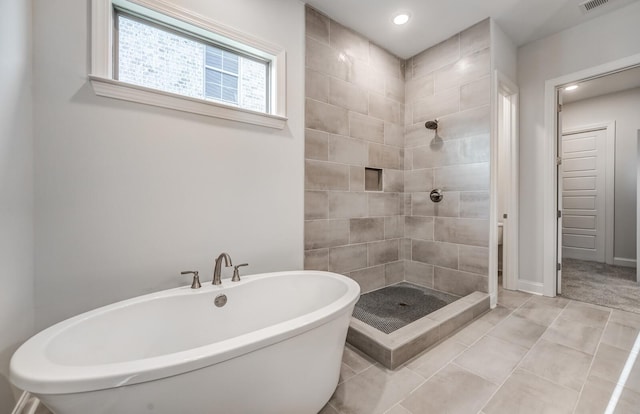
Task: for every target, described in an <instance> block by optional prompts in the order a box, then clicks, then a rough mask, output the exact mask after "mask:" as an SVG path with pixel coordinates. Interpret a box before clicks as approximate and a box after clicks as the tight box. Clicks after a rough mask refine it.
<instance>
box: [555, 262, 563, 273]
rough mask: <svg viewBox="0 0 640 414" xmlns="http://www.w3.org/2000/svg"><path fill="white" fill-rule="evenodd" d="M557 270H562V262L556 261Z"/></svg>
mask: <svg viewBox="0 0 640 414" xmlns="http://www.w3.org/2000/svg"><path fill="white" fill-rule="evenodd" d="M556 270H557V271H558V272H559V271H561V270H562V263H556Z"/></svg>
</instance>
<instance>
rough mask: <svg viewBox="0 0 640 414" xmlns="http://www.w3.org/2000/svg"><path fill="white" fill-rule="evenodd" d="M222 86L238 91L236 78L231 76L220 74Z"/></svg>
mask: <svg viewBox="0 0 640 414" xmlns="http://www.w3.org/2000/svg"><path fill="white" fill-rule="evenodd" d="M222 86H226V87H228V88H233V89H238V77H237V76H233V75H227V74H226V73H223V74H222Z"/></svg>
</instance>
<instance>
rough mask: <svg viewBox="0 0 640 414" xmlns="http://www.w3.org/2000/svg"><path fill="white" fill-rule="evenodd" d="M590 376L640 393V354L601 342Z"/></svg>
mask: <svg viewBox="0 0 640 414" xmlns="http://www.w3.org/2000/svg"><path fill="white" fill-rule="evenodd" d="M589 375H590V376H595V377H599V378H602V379H604V380H607V381H610V382H613V383H616V384H620V385H622V386H624V387H625V388H629V389H630V390H632V391H635V392H637V393H640V356H638V354H635V355H630V354H629V352H628V351H625V350H622V349H620V348H616V347H614V346H611V345H607V344H600V347H599V348H598V353H597V354H596V356H595V359H594V360H593V366H592V367H591V372H590V374H589Z"/></svg>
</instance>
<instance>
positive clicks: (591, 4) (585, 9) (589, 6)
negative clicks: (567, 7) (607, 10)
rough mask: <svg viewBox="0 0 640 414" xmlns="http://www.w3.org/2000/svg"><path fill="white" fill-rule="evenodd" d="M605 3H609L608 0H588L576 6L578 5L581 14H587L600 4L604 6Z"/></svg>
mask: <svg viewBox="0 0 640 414" xmlns="http://www.w3.org/2000/svg"><path fill="white" fill-rule="evenodd" d="M607 3H609V0H588V1H584V2H582V3H580V4H578V7H580V11H581V12H582V13H583V14H587V13H589V12H592V11H593V10H594V9H596V8H598V7H600V6H604V5H605V4H607Z"/></svg>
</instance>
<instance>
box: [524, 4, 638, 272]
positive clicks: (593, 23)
mask: <svg viewBox="0 0 640 414" xmlns="http://www.w3.org/2000/svg"><path fill="white" fill-rule="evenodd" d="M639 19H640V2H635V3H633V4H630V5H629V6H627V7H624V8H621V9H618V10H615V11H613V12H611V13H609V14H606V15H604V16H601V17H598V18H595V19H593V20H590V21H588V22H586V23H583V24H581V25H578V26H575V27H573V28H571V29H568V30H565V31H562V32H560V33H557V34H555V35H553V36H549V37H547V38H544V39H541V40H538V41H536V42H532V43H529V44H527V45H525V46H522V47H520V49H518V85H519V87H520V172H521V173H520V279H522V280H525V281H528V282H532V283H540V284H541V283H542V281H543V269H542V264H543V256H542V255H543V250H542V243H543V240H542V229H543V225H542V223H543V215H542V214H543V197H542V181H543V178H544V177H543V173H544V171H543V165H544V154H543V147H544V138H545V137H544V86H545V81H546V80H548V79H553V78H557V77H559V76H562V75H565V74H569V73H573V72H576V71H579V70H581V69H585V68H590V67H593V66H596V65H600V64H603V63H606V62H610V61H613V60H616V59H620V58H622V57H626V56H630V55H633V54H637V53H640V42H638V39H639V38H640V25H638V23H637V22H638V21H639Z"/></svg>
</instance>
